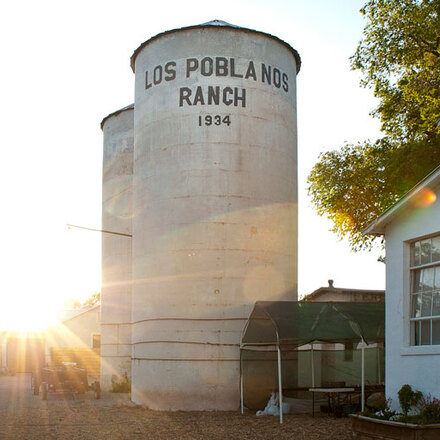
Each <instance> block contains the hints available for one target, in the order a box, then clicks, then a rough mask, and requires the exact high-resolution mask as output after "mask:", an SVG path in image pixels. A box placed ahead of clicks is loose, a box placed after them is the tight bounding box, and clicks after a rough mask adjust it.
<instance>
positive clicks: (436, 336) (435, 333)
mask: <svg viewBox="0 0 440 440" xmlns="http://www.w3.org/2000/svg"><path fill="white" fill-rule="evenodd" d="M432 343H433V344H435V345H439V344H440V319H435V320H434V321H432Z"/></svg>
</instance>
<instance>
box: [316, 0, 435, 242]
mask: <svg viewBox="0 0 440 440" xmlns="http://www.w3.org/2000/svg"><path fill="white" fill-rule="evenodd" d="M361 13H362V14H364V15H365V16H366V17H367V19H368V23H367V25H366V27H365V29H364V39H363V40H362V41H361V42H360V43H359V46H358V48H357V50H356V52H355V54H354V55H353V57H352V58H351V61H352V68H353V69H359V70H360V71H361V72H362V73H363V79H362V81H361V84H362V85H363V86H365V87H371V88H373V90H374V94H375V96H376V97H378V98H379V101H380V104H379V106H378V108H377V109H376V110H375V111H374V112H373V115H374V116H376V117H379V118H380V119H381V121H382V130H383V131H384V133H385V136H384V137H383V138H382V139H380V140H377V141H375V142H364V143H358V144H348V145H345V146H343V147H342V148H341V149H340V150H337V151H330V152H327V153H323V154H321V155H320V158H319V161H318V163H317V164H316V165H315V166H314V168H313V170H312V172H311V173H310V175H309V178H308V184H309V188H308V189H309V194H310V195H311V196H312V201H313V203H314V204H315V206H316V208H317V211H318V214H320V215H327V216H328V217H329V218H330V219H331V220H332V221H333V232H335V233H336V234H338V235H339V236H340V237H348V239H349V242H350V244H351V246H352V248H353V249H354V250H359V249H364V248H370V247H371V244H372V240H373V239H372V238H371V237H364V236H363V235H362V233H361V231H362V230H363V228H365V227H366V226H367V225H368V224H369V223H370V222H371V221H372V220H374V218H376V217H377V216H378V215H379V214H380V213H382V212H383V211H384V210H385V209H386V208H388V207H389V206H390V205H391V204H393V203H394V202H396V201H397V200H398V199H399V198H400V197H401V196H402V195H403V194H405V192H407V191H408V190H409V189H410V188H411V187H412V186H414V185H415V184H416V183H417V182H418V181H419V180H420V179H422V178H423V177H424V176H425V175H426V174H427V173H428V172H429V171H431V170H432V169H433V168H435V166H436V165H438V164H439V163H440V129H439V127H438V125H437V121H438V118H439V117H440V0H369V1H368V2H367V3H366V5H365V6H364V7H363V8H362V9H361Z"/></svg>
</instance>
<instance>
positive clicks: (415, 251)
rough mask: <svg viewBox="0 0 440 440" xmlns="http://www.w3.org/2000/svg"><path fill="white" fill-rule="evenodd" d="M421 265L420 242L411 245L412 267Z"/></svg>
mask: <svg viewBox="0 0 440 440" xmlns="http://www.w3.org/2000/svg"><path fill="white" fill-rule="evenodd" d="M419 264H420V241H417V242H415V243H412V244H411V266H418V265H419Z"/></svg>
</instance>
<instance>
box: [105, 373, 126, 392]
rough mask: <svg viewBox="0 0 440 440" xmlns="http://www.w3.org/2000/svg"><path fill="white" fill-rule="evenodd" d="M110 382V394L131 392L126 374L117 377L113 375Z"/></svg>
mask: <svg viewBox="0 0 440 440" xmlns="http://www.w3.org/2000/svg"><path fill="white" fill-rule="evenodd" d="M111 380H112V389H111V390H110V391H111V392H112V393H129V392H130V391H131V383H130V379H129V378H128V376H127V373H123V374H122V375H121V376H119V377H118V376H116V375H115V374H113V376H112V379H111Z"/></svg>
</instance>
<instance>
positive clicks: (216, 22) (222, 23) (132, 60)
mask: <svg viewBox="0 0 440 440" xmlns="http://www.w3.org/2000/svg"><path fill="white" fill-rule="evenodd" d="M212 26H215V27H223V28H232V29H236V30H240V31H243V32H252V33H256V34H260V35H265V36H266V37H269V38H273V39H274V40H277V41H278V42H280V43H282V44H284V46H286V47H287V48H288V49H289V50H290V51H291V52H292V54H293V56H294V57H295V61H296V73H298V72H299V70H300V68H301V58H300V56H299V53H298V52H297V51H296V50H295V49H294V48H293V47H292V46H291V45H290V44H289V43H286V42H285V41H284V40H281V38H278V37H275V36H274V35H271V34H267V33H266V32H261V31H256V30H254V29H248V28H244V27H241V26H237V25H235V24H230V23H227V22H226V21H223V20H218V19H215V20H212V21H207V22H206V23H201V24H197V25H194V26H186V27H182V28H177V29H171V30H169V31H165V32H161V33H160V34H157V35H155V36H154V37H151V38H150V39H148V40H147V41H144V42H143V43H142V44H141V45H140V46H139V47H138V48H137V49H136V50H135V51H134V52H133V55H132V56H131V58H130V65H131V68H132V69H133V72H134V71H135V63H136V57H137V56H138V54H139V52H140V51H141V50H142V49H143V48H144V47H145V46H147V45H148V44H150V43H151V42H152V41H154V40H157V39H158V38H160V37H163V36H164V35H168V34H172V33H174V32H180V31H187V30H191V29H200V28H205V27H212Z"/></svg>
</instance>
